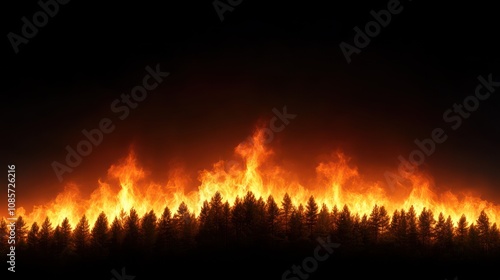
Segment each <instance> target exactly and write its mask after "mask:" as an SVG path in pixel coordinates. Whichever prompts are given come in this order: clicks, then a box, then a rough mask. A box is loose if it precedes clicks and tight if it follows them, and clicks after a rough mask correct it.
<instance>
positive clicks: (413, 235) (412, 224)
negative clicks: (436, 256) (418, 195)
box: [406, 205, 418, 248]
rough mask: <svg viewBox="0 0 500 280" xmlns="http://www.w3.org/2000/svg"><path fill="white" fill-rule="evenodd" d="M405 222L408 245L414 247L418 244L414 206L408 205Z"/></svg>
mask: <svg viewBox="0 0 500 280" xmlns="http://www.w3.org/2000/svg"><path fill="white" fill-rule="evenodd" d="M406 223H407V224H408V235H407V237H408V245H409V246H410V247H412V248H415V246H417V244H418V224H417V213H416V212H415V208H414V207H413V205H412V206H410V208H409V209H408V212H407V213H406Z"/></svg>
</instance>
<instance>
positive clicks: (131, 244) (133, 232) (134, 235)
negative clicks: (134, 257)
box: [123, 208, 141, 254]
mask: <svg viewBox="0 0 500 280" xmlns="http://www.w3.org/2000/svg"><path fill="white" fill-rule="evenodd" d="M139 220H140V219H139V215H138V214H137V211H136V210H135V209H134V208H131V209H130V211H129V214H128V216H127V218H126V219H125V224H124V225H123V230H124V233H125V236H124V239H123V247H124V248H125V249H126V250H129V251H130V253H131V254H135V253H137V252H138V251H139V248H140V242H141V240H140V238H141V235H140V229H139Z"/></svg>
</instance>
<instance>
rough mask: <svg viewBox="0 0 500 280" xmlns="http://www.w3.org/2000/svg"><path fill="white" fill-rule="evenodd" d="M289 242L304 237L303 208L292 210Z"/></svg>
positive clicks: (300, 206)
mask: <svg viewBox="0 0 500 280" xmlns="http://www.w3.org/2000/svg"><path fill="white" fill-rule="evenodd" d="M289 236H290V241H297V240H300V239H302V238H303V237H304V206H302V204H300V205H299V207H298V208H295V207H294V208H293V210H292V214H291V215H290V233H289Z"/></svg>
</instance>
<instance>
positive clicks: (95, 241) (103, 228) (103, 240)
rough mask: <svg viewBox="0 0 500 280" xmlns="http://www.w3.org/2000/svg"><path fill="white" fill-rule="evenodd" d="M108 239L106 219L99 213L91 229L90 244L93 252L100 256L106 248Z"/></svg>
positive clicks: (102, 213) (104, 215)
mask: <svg viewBox="0 0 500 280" xmlns="http://www.w3.org/2000/svg"><path fill="white" fill-rule="evenodd" d="M109 239H110V237H109V228H108V217H106V214H104V212H101V213H100V214H99V216H98V217H97V220H96V221H95V223H94V227H93V228H92V232H91V239H90V244H91V245H92V248H93V249H94V251H95V252H98V253H99V254H101V255H102V254H105V252H106V249H107V248H108V245H109Z"/></svg>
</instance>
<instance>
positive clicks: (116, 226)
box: [109, 217, 125, 255]
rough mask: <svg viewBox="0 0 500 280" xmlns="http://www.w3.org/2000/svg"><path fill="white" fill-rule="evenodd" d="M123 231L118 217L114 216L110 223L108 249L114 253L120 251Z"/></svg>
mask: <svg viewBox="0 0 500 280" xmlns="http://www.w3.org/2000/svg"><path fill="white" fill-rule="evenodd" d="M124 235H125V234H124V232H123V225H122V223H121V221H120V219H118V217H115V219H114V220H113V222H112V223H111V227H110V229H109V236H110V242H109V243H110V250H111V251H112V252H113V253H114V254H115V255H116V254H119V252H121V245H122V243H123V238H124Z"/></svg>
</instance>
